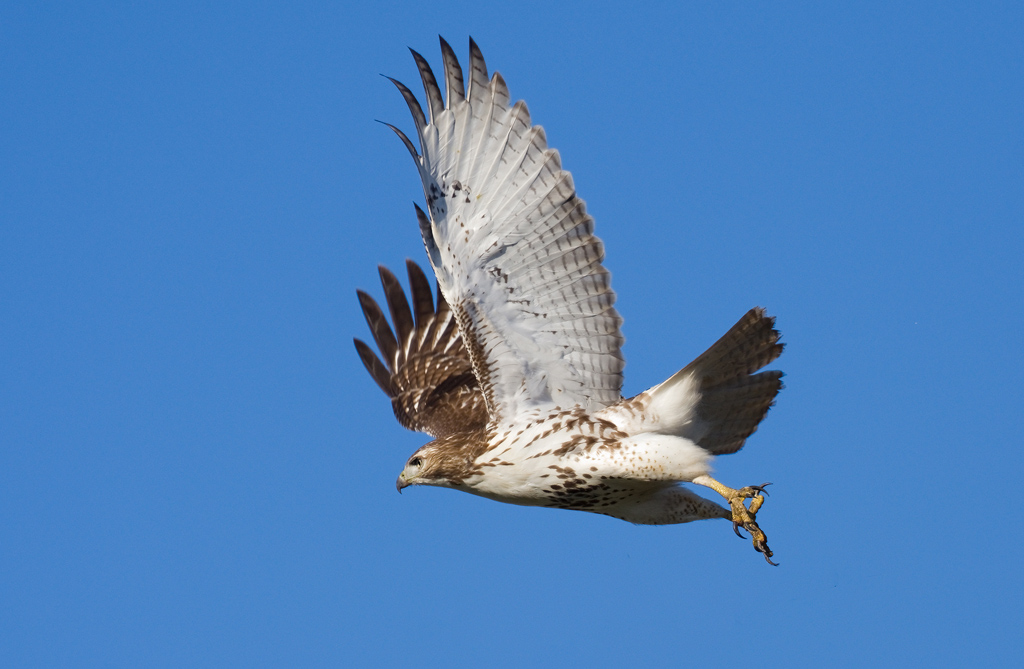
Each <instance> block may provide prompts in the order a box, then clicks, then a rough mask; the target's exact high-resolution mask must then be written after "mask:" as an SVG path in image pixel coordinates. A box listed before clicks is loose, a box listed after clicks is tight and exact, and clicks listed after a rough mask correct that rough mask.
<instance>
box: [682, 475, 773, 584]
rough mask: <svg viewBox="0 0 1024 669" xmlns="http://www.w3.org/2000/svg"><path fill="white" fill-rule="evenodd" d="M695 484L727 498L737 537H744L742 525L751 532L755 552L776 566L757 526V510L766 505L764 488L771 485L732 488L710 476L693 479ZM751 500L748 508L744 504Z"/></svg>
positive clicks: (766, 539)
mask: <svg viewBox="0 0 1024 669" xmlns="http://www.w3.org/2000/svg"><path fill="white" fill-rule="evenodd" d="M693 483H696V484H697V485H702V486H705V487H708V488H711V489H712V490H714V491H715V492H717V493H718V494H719V495H721V496H722V497H724V498H725V500H726V501H727V502H729V506H730V508H731V509H732V529H733V531H734V532H735V533H736V536H738V537H742V536H743V535H742V534H740V526H741V525H742V526H743V528H744V529H746V530H747V532H750V536H751V538H752V539H753V542H754V550H756V551H757V552H759V553H761V554H762V555H764V559H765V560H767V561H768V564H772V565H774V564H775V563H774V562H772V559H771V558H772V551H771V549H770V548H768V537H766V536H765V534H764V532H762V531H761V528H760V527H758V526H757V520H756V517H757V510H758V509H760V508H761V505H762V504H764V495H763V494H762V493H764V487H765V486H766V485H770V484H768V483H764V484H762V485H754V486H747V487H746V488H740V489H739V490H736V489H735V488H730V487H729V486H726V485H722V484H721V483H719V482H718V481H716V480H715V479H713V478H711V477H710V476H706V475H701V476H698V477H697V478H695V479H693ZM746 499H749V500H750V507H749V508H748V507H747V506H746V504H744V502H743V500H746Z"/></svg>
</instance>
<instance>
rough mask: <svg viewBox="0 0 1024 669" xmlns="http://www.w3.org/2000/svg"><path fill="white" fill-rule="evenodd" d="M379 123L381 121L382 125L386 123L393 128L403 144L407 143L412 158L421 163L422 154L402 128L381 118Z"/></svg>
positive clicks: (406, 146)
mask: <svg viewBox="0 0 1024 669" xmlns="http://www.w3.org/2000/svg"><path fill="white" fill-rule="evenodd" d="M377 123H380V124H381V125H386V126H387V127H389V128H391V130H392V132H394V133H395V134H396V135H398V139H400V140H402V144H405V148H406V149H408V150H409V155H411V156H412V159H413V160H415V161H416V162H417V163H419V159H420V154H419V152H418V151H416V147H415V146H413V143H412V142H411V141H409V138H408V137H406V136H405V133H404V132H402V131H401V130H399V129H398V128H396V127H395V126H393V125H391V124H390V123H388V122H387V121H380V120H378V121H377ZM417 167H418V165H417Z"/></svg>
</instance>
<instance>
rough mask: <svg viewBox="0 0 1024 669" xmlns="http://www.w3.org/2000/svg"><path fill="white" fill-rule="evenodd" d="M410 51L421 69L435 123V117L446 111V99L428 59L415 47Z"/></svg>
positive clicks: (432, 118)
mask: <svg viewBox="0 0 1024 669" xmlns="http://www.w3.org/2000/svg"><path fill="white" fill-rule="evenodd" d="M409 51H410V52H411V53H412V57H413V60H415V61H416V67H417V68H418V69H419V71H420V79H422V80H423V92H424V93H425V94H426V96H427V107H428V109H430V122H431V123H433V122H434V119H435V118H437V117H438V115H440V114H441V112H443V111H444V99H442V97H441V89H440V87H438V85H437V79H436V78H435V77H434V71H433V70H431V69H430V64H429V63H428V62H427V59H426V58H424V57H423V56H421V55H420V54H419V52H417V51H416V50H415V49H409Z"/></svg>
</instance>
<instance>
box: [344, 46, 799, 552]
mask: <svg viewBox="0 0 1024 669" xmlns="http://www.w3.org/2000/svg"><path fill="white" fill-rule="evenodd" d="M469 49H470V55H469V69H468V71H467V72H464V71H463V70H462V68H461V66H460V64H459V62H458V60H457V58H456V56H455V53H454V51H453V50H452V48H451V47H450V46H449V45H448V43H447V42H445V41H444V39H441V51H442V56H443V60H444V88H445V90H444V93H443V94H442V90H441V87H440V86H439V84H438V82H437V80H436V78H435V76H434V74H433V72H432V71H431V69H430V66H429V65H428V64H427V61H426V60H425V59H424V58H423V57H422V56H421V55H420V54H418V53H416V52H415V51H413V57H414V59H415V61H416V64H417V66H418V68H419V73H420V77H421V79H422V81H423V87H424V91H425V94H426V102H427V104H426V111H425V112H424V110H423V108H422V107H421V106H420V104H419V102H418V101H417V99H416V97H415V96H414V95H413V93H412V92H411V91H410V90H409V89H408V88H407V87H406V86H405V85H403V84H402V83H400V82H398V81H395V80H394V79H392V80H391V81H392V82H393V83H394V84H395V86H396V87H397V88H398V90H399V91H400V92H401V94H402V96H403V97H404V98H405V101H406V102H407V104H408V106H409V110H410V112H411V113H412V118H413V123H414V125H415V128H416V135H417V137H418V140H419V148H418V149H417V147H416V146H415V145H414V144H413V142H412V141H411V140H410V139H409V138H408V136H406V135H405V134H404V133H403V132H402V131H401V130H399V129H398V128H396V127H394V126H390V125H389V127H391V129H392V130H394V132H395V133H396V134H397V135H398V137H399V138H400V139H401V140H402V142H403V143H404V144H405V146H406V148H407V149H408V150H409V153H410V154H411V155H412V157H413V160H414V161H415V163H416V167H417V170H418V172H419V175H420V179H421V180H422V182H423V191H424V195H425V196H426V203H427V211H423V210H422V209H421V208H420V207H419V206H416V215H417V218H418V221H419V229H420V233H421V235H422V238H423V244H424V246H425V248H426V251H427V257H428V259H429V262H430V267H431V268H432V270H433V274H434V276H435V277H436V280H437V294H436V297H435V295H434V293H433V292H432V291H431V286H430V281H429V279H428V278H427V276H426V274H425V273H424V272H423V270H422V269H420V267H419V266H418V265H417V264H416V263H414V262H412V261H408V262H407V271H408V276H409V295H408V296H407V295H406V293H405V292H404V291H403V289H402V286H401V283H400V282H399V280H398V279H397V278H396V277H395V276H394V274H392V273H391V272H390V271H388V270H387V269H386V268H384V267H381V268H380V278H381V282H382V284H383V288H384V294H385V299H386V302H387V309H388V312H389V313H390V317H391V323H393V327H392V325H391V323H389V322H388V318H387V316H385V314H384V311H383V310H382V309H381V307H380V306H379V305H378V304H377V302H375V301H374V300H373V298H371V297H370V296H369V295H368V294H366V293H364V292H362V291H359V293H358V295H359V301H360V304H361V306H362V310H363V313H364V314H365V316H366V320H367V323H368V324H369V327H370V331H371V333H372V335H373V339H374V341H375V343H376V345H377V348H378V350H379V351H380V356H379V357H378V355H377V354H376V353H375V352H374V351H373V350H372V349H371V348H370V346H368V345H367V344H366V343H365V342H363V341H360V340H358V339H356V340H355V345H356V349H357V351H358V352H359V355H360V357H361V359H362V361H363V363H364V364H365V366H366V368H367V370H368V371H369V372H370V375H371V376H372V377H373V379H374V380H375V381H376V382H377V384H378V385H379V386H380V387H381V389H382V390H383V391H384V392H385V393H387V395H388V396H389V397H390V398H391V403H392V408H393V409H394V413H395V417H396V418H397V419H398V421H399V423H401V424H402V425H403V426H405V427H407V428H409V429H412V430H418V431H421V432H425V433H427V434H429V435H431V436H432V437H434V440H433V441H431V442H430V443H428V444H426V445H424V446H423V447H422V448H420V449H419V450H417V451H416V452H415V453H413V455H412V456H411V457H410V458H409V459H408V461H407V462H406V464H405V467H404V469H403V470H402V472H401V474H400V475H399V477H398V481H397V484H396V485H397V487H398V490H399V492H401V490H402V489H403V488H406V487H408V486H412V485H433V486H442V487H447V488H453V489H456V490H462V491H464V492H469V493H473V494H476V495H480V496H483V497H487V498H490V499H493V500H497V501H500V502H508V503H512V504H522V505H533V506H543V507H551V508H559V509H575V510H579V511H590V512H594V513H601V514H606V515H608V516H612V517H614V518H620V519H622V520H626V521H629V522H632V523H639V524H651V525H664V524H673V523H686V522H690V521H694V520H701V519H711V518H723V519H726V520H730V521H731V522H732V523H733V529H734V530H735V531H736V534H738V535H740V528H741V527H742V528H744V529H746V530H747V531H748V532H749V533H750V535H751V537H752V541H753V546H754V548H755V549H756V550H757V551H759V552H761V553H762V554H763V555H764V557H765V559H766V560H768V562H770V563H772V564H775V563H774V562H772V560H771V557H772V551H771V550H770V549H769V548H768V541H767V537H766V536H765V533H764V532H763V531H762V530H761V528H760V527H759V526H758V523H757V513H758V511H759V509H760V508H761V506H762V504H763V502H764V499H765V498H764V487H765V486H766V485H768V484H762V485H751V486H745V487H740V488H731V487H728V486H726V485H723V484H722V483H719V482H718V481H717V480H715V479H713V478H712V477H711V471H712V462H713V461H714V459H715V457H716V456H719V455H726V454H729V453H735V452H736V451H738V450H740V448H742V447H743V445H744V443H745V441H746V439H747V437H749V436H750V435H751V434H753V432H754V431H755V430H756V429H757V427H758V424H759V423H760V422H761V420H762V419H763V418H764V417H765V415H766V414H767V412H768V409H769V408H770V407H771V406H772V404H773V403H774V401H775V396H776V394H777V393H778V392H779V390H780V389H781V388H782V382H781V378H782V373H781V372H779V371H761V370H762V368H764V367H765V366H766V365H768V364H769V363H770V362H772V361H773V360H775V359H776V358H777V357H778V356H779V355H780V354H781V353H782V349H783V344H782V343H781V342H780V341H779V332H778V331H777V330H776V329H775V319H774V318H772V317H770V316H768V315H767V314H766V313H765V311H764V310H763V309H761V308H754V309H751V310H750V311H748V312H747V313H746V314H745V315H744V316H743V317H742V318H740V320H739V321H738V322H737V323H736V324H735V325H734V326H733V327H732V328H731V329H730V330H729V331H728V332H726V334H725V335H724V336H723V337H722V338H721V339H719V340H718V341H717V342H715V343H714V344H713V345H712V346H711V347H710V348H709V349H707V350H706V351H705V352H704V353H702V354H701V355H700V356H698V357H697V359H696V360H694V361H693V362H691V363H690V364H688V365H686V366H685V367H683V368H682V369H681V370H679V371H678V372H676V373H675V374H673V375H672V376H671V377H669V379H668V380H666V381H664V382H663V383H661V384H660V385H657V386H655V387H653V388H651V389H649V390H646V391H644V392H642V393H640V394H639V395H636V396H634V397H631V398H623V397H622V392H621V390H622V379H623V376H622V370H623V366H624V360H623V358H622V355H621V353H620V349H621V346H622V343H623V338H622V335H621V333H620V326H621V323H622V319H621V318H620V317H619V314H618V313H617V311H616V310H615V307H614V303H615V294H614V293H613V292H612V289H611V284H610V275H609V273H608V272H607V270H605V269H604V267H602V265H601V261H602V260H603V258H604V247H603V245H602V243H601V241H600V240H599V239H598V238H597V237H596V236H594V222H593V219H592V218H591V217H590V216H589V215H588V214H587V211H586V206H585V204H584V202H583V200H581V199H580V198H579V197H578V196H577V195H576V190H575V186H574V184H573V180H572V177H571V175H570V174H569V172H567V171H565V170H564V169H562V164H561V159H560V158H559V154H558V152H557V151H555V150H553V149H551V148H548V146H547V140H546V137H545V134H544V130H543V128H541V127H540V126H538V125H533V123H532V122H531V119H530V114H529V112H528V110H527V107H526V104H525V103H523V102H522V101H520V102H516V103H515V104H511V103H510V96H509V92H508V88H507V87H506V85H505V82H504V80H503V79H502V77H501V75H500V74H498V73H494V74H493V76H488V73H487V66H486V64H485V62H484V58H483V55H482V54H481V52H480V49H479V48H478V47H477V45H476V44H475V43H474V42H473V40H472V39H471V40H470V43H469ZM686 484H695V485H697V486H704V487H707V488H710V489H711V490H713V491H715V493H717V494H718V495H720V496H721V497H722V498H723V499H724V501H725V502H726V504H727V507H726V506H722V505H720V504H718V503H716V502H714V501H711V500H709V499H705V498H704V497H701V496H700V495H698V494H697V493H696V492H694V490H693V489H692V488H691V487H689V486H688V485H686ZM740 536H742V535H740Z"/></svg>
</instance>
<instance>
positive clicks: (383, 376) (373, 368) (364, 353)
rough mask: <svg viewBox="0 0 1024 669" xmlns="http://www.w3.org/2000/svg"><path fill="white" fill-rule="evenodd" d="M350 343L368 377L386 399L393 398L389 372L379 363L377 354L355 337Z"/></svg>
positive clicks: (393, 391)
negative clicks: (354, 348)
mask: <svg viewBox="0 0 1024 669" xmlns="http://www.w3.org/2000/svg"><path fill="white" fill-rule="evenodd" d="M352 341H353V342H354V343H355V345H356V352H357V353H359V358H360V360H362V361H363V366H364V367H366V371H368V372H369V373H370V376H371V377H372V378H373V380H374V381H375V382H376V383H377V385H378V386H380V389H381V390H383V391H384V393H385V394H386V395H387V396H388V397H394V396H395V388H394V385H393V384H392V382H391V372H390V370H388V368H387V367H386V366H385V365H384V363H383V362H381V360H380V358H378V357H377V354H376V353H374V352H373V349H371V348H370V347H369V346H367V344H366V342H364V341H363V340H362V339H358V338H356V337H353V338H352Z"/></svg>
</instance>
